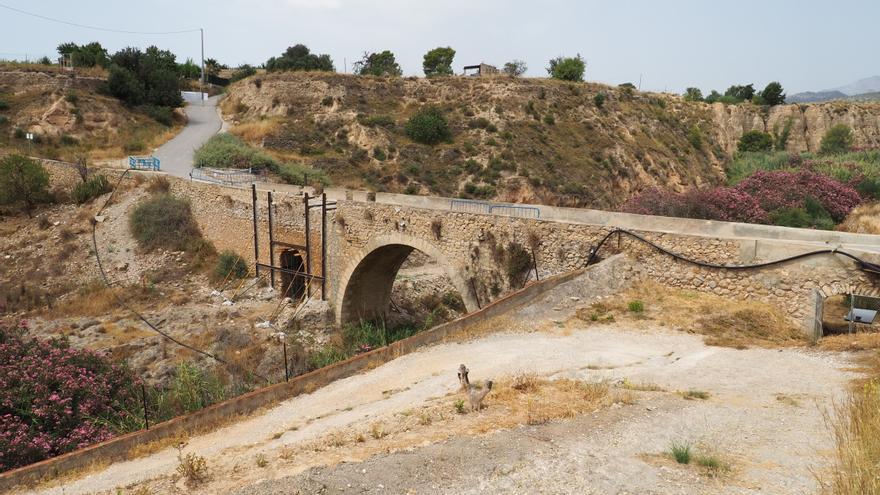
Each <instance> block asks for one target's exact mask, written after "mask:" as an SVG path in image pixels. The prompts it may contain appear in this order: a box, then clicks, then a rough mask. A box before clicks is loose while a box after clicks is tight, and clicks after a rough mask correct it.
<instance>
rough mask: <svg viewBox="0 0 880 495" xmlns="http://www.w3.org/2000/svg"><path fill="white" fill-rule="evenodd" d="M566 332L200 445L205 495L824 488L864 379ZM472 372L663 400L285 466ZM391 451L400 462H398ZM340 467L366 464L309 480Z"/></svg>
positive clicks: (151, 467)
mask: <svg viewBox="0 0 880 495" xmlns="http://www.w3.org/2000/svg"><path fill="white" fill-rule="evenodd" d="M556 326H557V325H555V324H554V325H550V328H549V329H546V328H545V329H544V330H542V331H537V332H532V333H503V334H495V335H490V336H487V337H484V338H480V339H478V340H473V341H470V342H465V343H451V344H444V345H439V346H435V347H431V348H428V349H425V350H424V351H421V352H418V353H415V354H411V355H408V356H404V357H401V358H399V359H397V360H395V361H393V362H391V363H388V364H386V365H384V366H381V367H379V368H377V369H375V370H372V371H370V372H368V373H365V374H363V375H359V376H355V377H352V378H348V379H345V380H340V381H338V382H336V383H334V384H332V385H330V386H328V387H326V388H323V389H320V390H318V391H316V392H314V393H312V394H309V395H305V396H301V397H297V398H294V399H291V400H289V401H286V402H284V403H282V404H280V405H278V406H277V407H275V408H273V409H271V410H269V411H267V412H265V413H264V414H261V415H258V416H255V417H253V418H250V419H247V420H245V421H242V422H239V423H236V424H233V425H231V426H228V427H226V428H222V429H220V430H218V431H216V432H213V433H209V434H207V435H203V436H200V437H196V438H193V439H191V440H190V441H189V443H188V445H187V447H186V449H185V451H186V452H194V453H197V454H198V455H202V456H205V457H206V459H207V462H208V465H209V466H210V468H211V473H212V481H211V482H210V483H209V484H207V485H203V487H202V488H200V489H196V490H195V491H196V492H198V493H219V492H229V491H233V490H236V489H237V490H239V492H238V493H241V494H263V493H298V492H297V490H300V492H301V493H315V492H324V491H325V490H324V489H323V488H321V487H324V486H326V487H328V488H330V489H332V490H330V491H332V492H333V493H337V492H340V493H354V492H357V493H364V492H367V493H373V492H376V493H379V492H382V493H407V492H411V493H436V492H446V493H467V492H475V491H481V492H489V493H508V492H519V491H522V490H524V489H526V488H528V487H531V488H529V491H531V492H533V493H537V492H546V493H758V492H760V493H792V494H794V493H807V492H811V491H814V489H815V479H814V476H813V474H812V472H811V469H821V466H822V462H823V461H822V457H821V453H822V452H823V451H824V450H827V449H829V448H830V447H831V441H830V438H829V437H828V436H827V434H826V429H825V426H824V424H823V419H822V411H823V410H824V408H826V407H828V406H829V405H830V401H831V400H832V399H833V398H834V397H836V396H838V395H839V394H840V393H841V391H842V390H843V389H844V387H845V383H846V381H847V380H848V379H849V378H851V374H850V373H848V372H846V371H843V370H842V368H844V367H846V366H848V361H847V359H846V357H845V356H844V355H840V354H827V353H820V352H814V351H807V350H803V349H801V350H797V349H788V350H767V349H750V350H734V349H728V348H715V347H706V346H705V345H703V344H702V342H701V340H700V338H699V337H697V336H693V335H687V334H681V333H674V332H671V331H668V330H664V329H661V328H658V327H655V326H651V327H646V328H641V329H634V328H621V327H594V328H590V329H587V330H585V329H579V328H577V327H567V328H563V329H556V328H555V327H556ZM460 362H464V363H467V364H468V365H469V366H470V367H471V370H472V374H473V376H475V377H491V378H496V377H499V376H502V375H508V374H513V373H518V372H523V371H529V372H535V373H538V374H540V375H542V376H545V377H548V378H551V379H552V378H561V377H567V378H577V379H582V380H589V381H596V380H611V381H618V380H621V379H624V378H626V379H627V380H628V381H630V382H632V383H643V382H644V383H652V384H656V385H657V386H659V387H662V388H663V389H664V390H665V392H638V393H637V398H636V400H635V402H634V403H632V404H629V405H618V406H615V407H613V408H611V409H606V410H601V411H598V412H595V413H593V414H591V415H587V416H583V417H579V418H575V419H573V420H564V421H560V422H555V423H551V424H548V425H544V426H534V427H526V428H519V429H514V430H508V431H502V432H498V433H491V434H488V435H486V436H477V437H465V438H454V439H451V440H449V441H448V442H440V443H435V444H432V442H430V441H428V440H425V441H422V442H419V441H415V442H411V445H408V446H407V445H403V447H404V448H402V449H401V448H400V447H401V444H400V443H398V444H396V446H395V444H394V439H393V438H392V437H391V436H389V437H386V438H383V439H381V440H375V441H373V440H370V441H369V442H367V445H373V448H372V450H369V451H368V452H367V453H364V454H363V455H357V454H355V453H353V449H350V448H349V447H346V446H340V447H339V448H336V449H333V448H329V449H328V450H316V451H315V453H314V454H313V455H310V456H309V458H308V460H307V461H305V462H303V461H302V460H299V461H295V462H289V461H288V460H285V458H284V457H285V456H284V449H285V448H289V447H290V446H296V445H300V444H304V443H307V442H310V441H314V440H316V439H319V438H321V437H322V436H323V435H327V434H328V433H330V432H333V431H336V430H338V429H341V428H358V427H361V426H362V425H366V424H368V423H372V422H376V421H388V422H393V421H398V420H399V419H395V418H399V416H398V415H400V414H401V413H403V412H405V411H407V410H409V409H411V408H413V407H415V406H418V405H421V404H424V403H428V402H431V401H436V400H437V399H436V398H439V397H444V396H446V395H447V394H450V393H453V392H455V390H456V388H457V385H458V384H457V381H456V379H455V374H454V373H455V368H456V367H457V364H458V363H460ZM690 389H699V390H703V391H706V392H709V394H711V395H710V397H709V398H708V399H706V400H686V399H684V398H683V397H681V396H680V395H678V394H676V393H675V391H682V390H690ZM389 391H390V393H389ZM490 398H491V395H490ZM491 407H492V405H491V401H490V402H489V408H491ZM473 414H485V413H473ZM386 441H387V442H390V443H389V444H388V445H383V442H386ZM673 441H682V442H690V443H692V445H694V448H695V449H698V448H699V449H703V450H709V449H710V450H711V451H712V452H713V453H717V455H718V456H719V458H721V459H724V462H725V463H726V464H729V466H730V470H729V471H728V472H726V474H724V475H723V476H722V477H719V478H717V479H716V478H711V477H707V476H705V475H704V474H701V473H700V472H699V471H698V470H696V469H695V468H693V467H691V466H679V465H676V464H674V463H673V462H671V461H669V460H668V459H666V458H665V457H663V456H662V454H663V453H664V452H665V451H666V450H667V449H668V447H669V445H670V443H671V442H673ZM423 444H427V445H423ZM394 450H400V451H399V452H396V453H386V452H385V451H394ZM176 454H177V452H176V450H174V449H166V450H163V451H161V452H158V453H155V454H153V455H149V456H147V457H143V458H140V459H135V460H132V461H128V462H122V463H116V464H113V465H111V466H109V467H108V468H106V469H103V470H101V471H99V472H96V473H94V474H91V475H89V476H87V477H85V478H82V479H80V480H76V481H72V482H67V483H65V484H64V487H63V488H62V487H61V486H56V487H52V488H46V489H43V490H42V491H40V493H58V494H60V493H64V494H66V495H70V494H76V493H91V492H107V493H113V492H114V490H115V488H116V487H126V486H129V487H131V486H138V485H141V484H145V485H146V486H148V487H149V488H150V489H151V493H167V492H175V491H178V490H182V485H181V483H180V482H179V481H175V480H174V479H173V476H172V474H173V472H174V469H175V467H176V465H177V461H176ZM259 456H262V457H264V458H265V459H267V466H266V467H263V468H258V467H257V464H255V459H256V458H257V457H259ZM341 460H345V461H361V460H366V463H356V464H339V465H337V466H336V467H319V468H316V469H314V470H312V471H307V470H308V469H309V468H315V467H316V466H322V465H324V464H327V465H333V464H336V463H338V462H339V461H341ZM532 488H534V490H532ZM330 491H328V492H330Z"/></svg>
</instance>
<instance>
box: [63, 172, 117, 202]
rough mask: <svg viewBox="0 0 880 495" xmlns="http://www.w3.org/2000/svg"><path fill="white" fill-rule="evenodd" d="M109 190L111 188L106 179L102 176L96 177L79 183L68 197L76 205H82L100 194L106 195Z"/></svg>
mask: <svg viewBox="0 0 880 495" xmlns="http://www.w3.org/2000/svg"><path fill="white" fill-rule="evenodd" d="M111 190H112V187H111V186H110V181H108V180H107V177H106V176H104V175H96V176H94V177H92V178H90V179H88V180H86V181H85V182H80V183H79V184H77V185H76V186H74V188H73V191H72V192H71V193H70V197H71V199H73V200H74V201H75V202H77V203H78V204H83V203H86V202H88V201H91V200H93V199H95V198H97V197H98V196H101V195H102V194H106V193H108V192H110V191H111Z"/></svg>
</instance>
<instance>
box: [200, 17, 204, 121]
mask: <svg viewBox="0 0 880 495" xmlns="http://www.w3.org/2000/svg"><path fill="white" fill-rule="evenodd" d="M199 36H200V37H201V39H202V78H201V80H200V81H199V101H200V102H201V104H202V105H204V104H205V29H204V28H199Z"/></svg>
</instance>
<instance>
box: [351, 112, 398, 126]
mask: <svg viewBox="0 0 880 495" xmlns="http://www.w3.org/2000/svg"><path fill="white" fill-rule="evenodd" d="M358 122H360V124H361V125H365V126H367V127H385V128H388V129H390V128H392V127H394V119H393V118H392V117H389V116H388V115H371V116H369V117H366V116H364V117H360V118H358Z"/></svg>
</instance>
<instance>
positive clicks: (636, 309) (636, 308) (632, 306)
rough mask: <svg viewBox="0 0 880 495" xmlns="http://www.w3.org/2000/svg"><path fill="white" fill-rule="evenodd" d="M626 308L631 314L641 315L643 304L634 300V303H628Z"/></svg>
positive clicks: (643, 308)
mask: <svg viewBox="0 0 880 495" xmlns="http://www.w3.org/2000/svg"><path fill="white" fill-rule="evenodd" d="M627 308H629V311H630V312H631V313H641V312H643V311H644V310H645V303H643V302H642V301H639V300H638V299H636V300H634V301H630V302H629V303H628V304H627Z"/></svg>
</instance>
